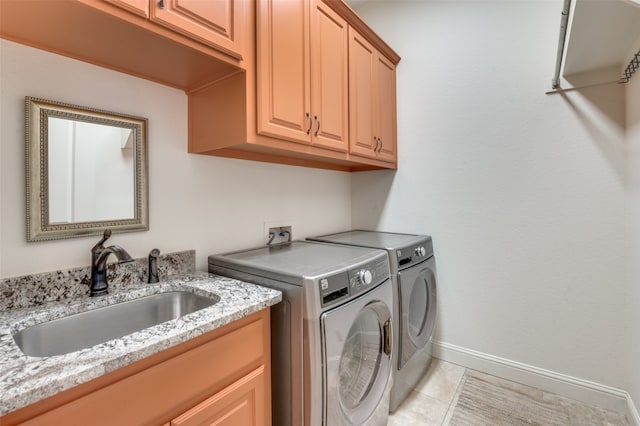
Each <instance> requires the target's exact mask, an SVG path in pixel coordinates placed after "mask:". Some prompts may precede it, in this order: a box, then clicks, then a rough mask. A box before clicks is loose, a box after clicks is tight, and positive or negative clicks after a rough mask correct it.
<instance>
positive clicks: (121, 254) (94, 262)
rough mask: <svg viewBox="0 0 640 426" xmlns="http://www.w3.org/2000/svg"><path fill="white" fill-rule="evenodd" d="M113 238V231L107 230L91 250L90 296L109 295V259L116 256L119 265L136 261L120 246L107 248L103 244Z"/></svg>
mask: <svg viewBox="0 0 640 426" xmlns="http://www.w3.org/2000/svg"><path fill="white" fill-rule="evenodd" d="M109 237H111V230H110V229H106V230H105V231H104V234H102V239H101V240H100V241H98V244H96V245H95V246H93V248H92V249H91V283H90V284H89V296H91V297H93V296H101V295H103V294H107V293H108V289H109V283H108V282H107V259H108V258H109V256H110V255H112V254H113V255H115V256H116V257H117V258H118V261H119V263H123V262H132V261H133V260H134V259H133V258H132V257H131V256H130V255H129V253H127V252H126V250H125V249H123V248H122V247H120V246H115V245H114V246H109V247H105V246H104V245H103V243H104V242H105V241H107V240H108V239H109Z"/></svg>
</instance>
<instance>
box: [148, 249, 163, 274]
mask: <svg viewBox="0 0 640 426" xmlns="http://www.w3.org/2000/svg"><path fill="white" fill-rule="evenodd" d="M158 256H160V250H158V249H157V248H154V249H153V250H151V251H150V252H149V279H148V280H147V282H148V283H157V282H159V279H158Z"/></svg>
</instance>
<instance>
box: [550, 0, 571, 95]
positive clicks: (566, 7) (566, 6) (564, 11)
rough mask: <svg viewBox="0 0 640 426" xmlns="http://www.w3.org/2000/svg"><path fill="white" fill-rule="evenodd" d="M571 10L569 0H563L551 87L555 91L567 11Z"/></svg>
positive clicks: (558, 81) (566, 25)
mask: <svg viewBox="0 0 640 426" xmlns="http://www.w3.org/2000/svg"><path fill="white" fill-rule="evenodd" d="M570 8H571V0H564V6H563V7H562V16H561V17H560V37H559V39H558V56H557V57H556V72H555V74H554V77H553V80H552V81H551V87H553V88H554V89H557V88H558V86H560V68H561V66H562V57H563V56H564V44H565V40H566V38H567V27H568V23H569V9H570Z"/></svg>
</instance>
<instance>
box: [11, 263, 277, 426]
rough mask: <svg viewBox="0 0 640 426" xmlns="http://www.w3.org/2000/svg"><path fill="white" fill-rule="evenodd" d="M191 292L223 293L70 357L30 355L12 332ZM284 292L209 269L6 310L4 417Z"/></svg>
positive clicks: (265, 304)
mask: <svg viewBox="0 0 640 426" xmlns="http://www.w3.org/2000/svg"><path fill="white" fill-rule="evenodd" d="M185 289H187V290H189V291H193V292H194V293H198V294H201V295H205V296H206V295H217V296H218V297H219V298H220V301H219V302H218V303H216V304H214V305H213V306H210V307H208V308H205V309H202V310H199V311H196V312H193V313H191V314H188V315H185V316H183V317H181V318H178V319H175V320H172V321H167V322H164V323H162V324H158V325H156V326H153V327H150V328H147V329H144V330H142V331H139V332H136V333H132V334H129V335H127V336H124V337H122V338H119V339H114V340H110V341H108V342H105V343H102V344H99V345H96V346H92V347H90V348H87V349H82V350H79V351H76V352H71V353H69V354H65V355H57V356H48V357H30V356H26V355H24V354H23V353H22V351H21V350H20V349H19V348H18V346H17V345H16V343H15V342H14V340H13V337H12V333H15V332H16V331H18V330H20V329H22V328H25V327H27V326H30V325H34V324H38V323H41V322H44V321H48V320H52V319H56V318H60V317H63V316H66V315H70V314H74V313H78V312H83V311H86V310H89V309H94V308H98V307H101V306H106V305H111V304H113V303H118V302H124V301H127V300H132V299H136V298H139V297H143V296H148V295H151V294H155V293H163V292H167V291H172V290H185ZM281 299H282V294H281V293H280V292H279V291H277V290H273V289H270V288H266V287H261V286H258V285H254V284H249V283H245V282H243V281H238V280H234V279H231V278H227V277H221V276H217V275H213V274H207V273H194V274H189V275H185V276H178V277H172V278H169V279H167V280H166V281H163V282H160V283H158V284H142V285H137V286H132V287H129V288H128V289H122V290H115V291H113V292H110V293H109V294H108V295H106V296H102V297H97V298H88V297H83V298H75V299H70V300H67V301H63V302H53V303H49V304H45V305H41V306H38V307H33V308H24V309H15V310H9V311H6V312H2V313H1V314H0V360H1V361H0V395H2V398H1V401H0V416H2V415H5V414H7V413H9V412H11V411H14V410H17V409H19V408H22V407H25V406H27V405H29V404H33V403H35V402H38V401H40V400H42V399H44V398H47V397H49V396H52V395H55V394H56V393H59V392H61V391H64V390H67V389H70V388H72V387H74V386H77V385H79V384H81V383H85V382H88V381H90V380H92V379H95V378H97V377H99V376H101V375H103V374H106V373H109V372H111V371H114V370H117V369H118V368H121V367H124V366H126V365H128V364H131V363H133V362H135V361H138V360H140V359H142V358H145V357H148V356H150V355H153V354H155V353H157V352H160V351H162V350H164V349H167V348H169V347H172V346H175V345H178V344H180V343H182V342H185V341H187V340H189V339H192V338H194V337H197V336H199V335H201V334H204V333H206V332H209V331H211V330H214V329H216V328H219V327H221V326H223V325H225V324H228V323H230V322H232V321H235V320H238V319H240V318H243V317H245V316H247V315H250V314H252V313H254V312H257V311H259V310H261V309H264V308H266V307H268V306H272V305H275V304H276V303H278V302H279V301H280V300H281Z"/></svg>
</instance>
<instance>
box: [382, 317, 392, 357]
mask: <svg viewBox="0 0 640 426" xmlns="http://www.w3.org/2000/svg"><path fill="white" fill-rule="evenodd" d="M382 346H383V348H382V350H383V351H384V353H385V354H386V355H387V356H388V357H391V320H390V319H388V320H386V321H385V323H384V325H383V326H382Z"/></svg>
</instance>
